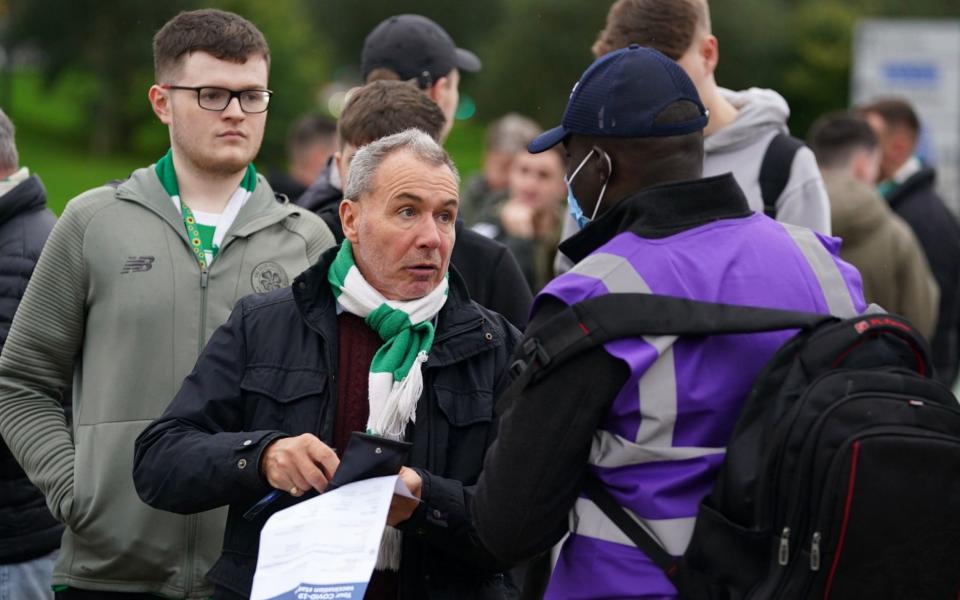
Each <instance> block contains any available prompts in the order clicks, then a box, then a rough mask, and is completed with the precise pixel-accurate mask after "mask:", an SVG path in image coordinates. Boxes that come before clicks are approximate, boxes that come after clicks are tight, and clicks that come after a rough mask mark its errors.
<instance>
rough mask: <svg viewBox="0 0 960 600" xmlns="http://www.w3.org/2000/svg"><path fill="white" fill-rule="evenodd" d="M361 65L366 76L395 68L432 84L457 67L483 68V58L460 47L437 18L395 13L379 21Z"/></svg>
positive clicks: (423, 84) (405, 75)
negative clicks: (439, 23) (437, 22)
mask: <svg viewBox="0 0 960 600" xmlns="http://www.w3.org/2000/svg"><path fill="white" fill-rule="evenodd" d="M360 68H361V70H362V71H363V78H364V79H366V78H367V75H369V74H370V72H371V71H373V70H374V69H379V68H386V69H390V70H391V71H394V72H395V73H396V74H397V75H399V76H400V79H403V80H405V81H406V80H410V79H416V80H417V83H418V84H419V85H420V87H427V86H429V85H432V84H433V82H435V81H436V80H437V79H440V78H441V77H443V76H445V75H446V74H447V73H449V72H450V71H451V70H453V69H454V68H456V69H459V70H461V71H470V72H475V71H479V70H480V59H479V58H477V55H476V54H474V53H473V52H470V51H469V50H464V49H463V48H457V46H456V44H454V43H453V39H451V38H450V34H448V33H447V32H446V31H444V29H443V27H440V26H439V25H437V24H436V23H435V22H433V21H431V20H430V19H428V18H426V17H424V16H422V15H395V16H393V17H390V18H388V19H387V20H385V21H383V22H382V23H380V24H379V25H377V26H376V27H375V28H374V30H373V31H371V32H370V34H369V35H367V39H366V40H364V42H363V52H362V53H361V55H360Z"/></svg>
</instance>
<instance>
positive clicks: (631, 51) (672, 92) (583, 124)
mask: <svg viewBox="0 0 960 600" xmlns="http://www.w3.org/2000/svg"><path fill="white" fill-rule="evenodd" d="M681 100H686V101H688V102H692V103H693V104H694V105H696V107H697V108H698V109H699V110H700V115H699V116H697V117H696V118H694V119H690V120H688V121H681V122H676V123H655V121H656V120H657V117H658V116H659V115H660V113H661V112H663V110H664V109H665V108H667V107H668V106H670V105H671V104H673V103H674V102H678V101H681ZM706 126H707V110H706V109H705V108H704V107H703V103H702V102H700V96H699V95H698V94H697V88H696V87H695V86H694V85H693V82H692V81H691V80H690V77H689V76H688V75H687V73H686V72H685V71H684V70H683V68H681V67H680V65H678V64H677V63H675V62H674V61H672V60H670V59H669V58H667V57H666V56H664V55H663V54H661V53H660V52H658V51H656V50H654V49H652V48H644V47H641V46H638V45H636V44H634V45H631V46H630V47H629V48H624V49H622V50H617V51H616V52H611V53H610V54H607V55H605V56H602V57H600V58H598V59H597V60H595V61H594V62H593V64H592V65H590V66H589V67H588V68H587V70H586V71H584V73H583V75H582V76H581V77H580V81H578V82H577V84H576V85H574V86H573V91H571V92H570V100H569V101H568V102H567V109H566V110H565V111H564V112H563V120H562V121H561V122H560V126H559V127H554V128H553V129H551V130H549V131H545V132H543V134H541V135H540V136H539V137H537V138H536V139H534V140H533V141H532V142H530V145H529V146H528V147H527V150H529V151H530V152H531V153H533V154H536V153H537V152H543V151H544V150H549V149H550V148H552V147H553V146H556V145H557V144H559V143H560V142H562V141H563V140H565V139H566V138H567V137H568V136H570V135H571V134H577V135H590V136H596V137H623V138H641V137H666V136H673V135H684V134H687V133H692V132H694V131H699V130H701V129H703V128H704V127H706Z"/></svg>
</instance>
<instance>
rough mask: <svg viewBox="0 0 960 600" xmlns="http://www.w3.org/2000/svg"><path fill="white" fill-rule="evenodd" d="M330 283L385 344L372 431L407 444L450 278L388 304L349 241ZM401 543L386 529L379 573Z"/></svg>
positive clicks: (396, 559) (372, 389) (374, 377)
mask: <svg viewBox="0 0 960 600" xmlns="http://www.w3.org/2000/svg"><path fill="white" fill-rule="evenodd" d="M327 280H328V281H329V282H330V286H331V287H332V288H333V295H334V296H335V297H336V298H337V302H339V303H340V306H341V307H342V308H343V310H345V311H347V312H348V313H350V314H353V315H356V316H358V317H362V318H363V319H364V321H365V322H366V323H367V325H368V326H369V327H370V328H371V329H373V330H374V331H376V332H377V333H378V334H379V335H380V339H382V340H383V342H384V343H383V346H381V347H380V349H379V350H377V352H376V354H374V355H373V361H372V362H371V363H370V377H369V393H368V401H369V403H370V417H369V418H368V419H367V432H368V433H372V434H375V435H380V436H383V437H387V438H390V439H394V440H399V439H402V438H403V433H404V430H405V429H406V427H407V424H408V423H412V422H415V421H416V415H417V401H418V400H419V399H420V394H421V393H422V392H423V372H422V367H423V363H425V362H426V361H427V355H428V354H429V353H430V348H431V346H433V336H434V326H433V318H434V317H435V316H436V315H437V313H439V312H440V309H441V308H443V305H444V303H445V302H446V301H447V289H448V283H447V277H446V276H444V278H443V280H442V281H441V282H440V285H438V286H437V287H436V288H435V289H434V290H433V291H432V292H430V293H429V294H427V295H426V296H424V297H423V298H418V299H416V300H409V301H395V300H387V299H386V298H384V297H383V295H382V294H381V293H380V292H378V291H377V290H376V289H375V288H374V287H373V286H372V285H370V283H368V282H367V280H366V279H364V277H363V275H362V274H361V273H360V270H359V269H358V268H357V265H356V263H355V262H354V259H353V247H352V246H351V244H350V240H344V241H343V244H342V245H341V246H340V251H339V252H338V253H337V256H336V258H335V259H334V260H333V263H332V264H331V265H330V270H329V271H328V272H327ZM401 540H402V538H401V534H400V532H399V531H398V530H396V529H394V528H393V527H387V528H386V530H385V531H384V536H383V540H382V541H381V542H380V555H379V556H378V557H377V568H378V569H380V570H391V571H396V570H399V568H400V547H401Z"/></svg>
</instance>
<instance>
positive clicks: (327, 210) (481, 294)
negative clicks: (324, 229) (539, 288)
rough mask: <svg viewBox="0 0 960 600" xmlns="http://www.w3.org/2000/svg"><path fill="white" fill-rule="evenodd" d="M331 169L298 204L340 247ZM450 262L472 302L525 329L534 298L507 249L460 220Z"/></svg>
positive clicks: (338, 193) (329, 166)
mask: <svg viewBox="0 0 960 600" xmlns="http://www.w3.org/2000/svg"><path fill="white" fill-rule="evenodd" d="M332 160H333V159H331V161H332ZM332 168H333V166H332V162H329V163H327V167H326V168H325V169H324V170H323V171H322V172H321V173H320V176H319V177H318V178H317V180H316V181H315V182H313V184H312V185H311V186H310V187H309V188H307V191H306V192H304V193H303V195H302V196H300V197H299V198H297V201H296V204H297V205H298V206H302V207H303V208H306V209H307V210H311V211H313V212H315V213H316V214H317V216H319V217H320V218H321V219H323V221H324V223H326V224H327V226H328V227H329V228H330V231H331V232H332V233H333V237H334V239H336V240H337V243H338V244H339V243H340V242H342V241H343V226H342V225H341V224H340V201H341V200H343V192H342V191H340V190H339V189H338V188H336V187H334V186H333V185H332V184H331V183H330V173H331V169H332ZM450 262H451V263H452V264H453V266H454V267H455V268H456V270H457V271H458V272H459V273H460V276H461V277H463V280H464V281H465V282H466V284H467V289H468V290H469V291H470V297H471V298H472V299H474V300H476V301H477V303H478V304H480V305H481V306H486V307H487V308H489V309H490V310H492V311H495V312H498V313H500V314H501V315H503V316H505V317H506V318H507V320H509V321H510V322H511V323H513V325H514V326H515V327H517V328H519V329H523V328H524V327H526V325H527V318H528V316H529V314H530V305H531V304H532V303H533V295H532V294H531V293H530V289H529V287H528V286H527V282H526V279H525V278H524V275H523V272H522V271H521V270H520V265H519V264H517V259H516V258H514V256H513V254H512V253H511V252H510V250H509V249H508V248H507V247H506V246H504V245H503V244H501V243H500V242H497V241H494V240H491V239H489V238H487V237H484V236H482V235H480V234H479V233H477V232H475V231H472V230H470V229H468V228H466V227H464V226H463V222H462V221H459V220H458V221H457V242H456V243H455V244H454V246H453V254H452V255H451V256H450Z"/></svg>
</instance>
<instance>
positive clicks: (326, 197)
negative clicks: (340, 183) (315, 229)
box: [296, 157, 343, 212]
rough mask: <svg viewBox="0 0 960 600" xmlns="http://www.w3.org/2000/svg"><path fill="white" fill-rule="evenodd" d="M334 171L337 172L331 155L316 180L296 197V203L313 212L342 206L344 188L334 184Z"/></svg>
mask: <svg viewBox="0 0 960 600" xmlns="http://www.w3.org/2000/svg"><path fill="white" fill-rule="evenodd" d="M334 173H336V167H335V166H334V164H333V157H331V158H329V159H327V165H326V166H325V167H324V168H323V170H322V171H320V174H319V175H318V176H317V179H316V181H314V182H313V183H311V184H310V187H308V188H307V189H306V191H305V192H303V194H301V195H300V197H299V198H297V199H296V204H297V205H299V206H302V207H303V208H305V209H307V210H309V211H312V212H320V211H321V210H327V209H335V208H336V207H337V206H340V201H341V200H343V190H342V189H341V188H339V187H337V186H336V185H334V181H333V175H334Z"/></svg>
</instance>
